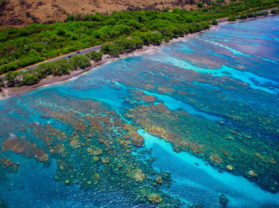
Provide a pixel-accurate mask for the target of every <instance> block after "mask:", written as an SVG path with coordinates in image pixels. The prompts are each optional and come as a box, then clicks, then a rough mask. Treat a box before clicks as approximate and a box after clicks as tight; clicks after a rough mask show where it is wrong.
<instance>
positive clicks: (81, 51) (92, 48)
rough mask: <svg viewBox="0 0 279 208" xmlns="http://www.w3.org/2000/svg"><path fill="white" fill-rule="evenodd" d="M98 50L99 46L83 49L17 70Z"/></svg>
mask: <svg viewBox="0 0 279 208" xmlns="http://www.w3.org/2000/svg"><path fill="white" fill-rule="evenodd" d="M100 49H101V46H94V47H91V48H85V49H82V50H79V51H75V52H72V53H68V54H64V55H62V56H58V57H55V58H51V59H47V60H45V61H43V62H39V63H37V64H34V65H31V66H28V67H25V68H23V69H19V70H24V69H27V68H29V69H34V68H36V67H37V66H38V65H39V64H41V63H45V62H52V61H57V60H60V59H63V58H71V57H72V56H74V55H82V54H86V53H89V52H91V51H100Z"/></svg>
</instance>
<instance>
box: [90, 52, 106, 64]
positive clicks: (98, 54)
mask: <svg viewBox="0 0 279 208" xmlns="http://www.w3.org/2000/svg"><path fill="white" fill-rule="evenodd" d="M88 56H89V58H90V59H91V60H93V61H95V62H98V61H101V60H102V57H103V54H102V52H97V51H91V52H90V53H89V54H88Z"/></svg>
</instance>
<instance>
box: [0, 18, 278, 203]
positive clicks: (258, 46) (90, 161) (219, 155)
mask: <svg viewBox="0 0 279 208" xmlns="http://www.w3.org/2000/svg"><path fill="white" fill-rule="evenodd" d="M278 23H279V18H278V17H268V18H263V19H257V20H253V21H247V22H238V23H233V24H227V25H222V26H220V27H218V28H217V29H213V30H210V31H208V32H205V33H202V34H201V35H200V36H198V37H196V38H193V39H191V40H188V41H181V42H177V43H173V44H171V45H169V46H165V47H163V48H162V49H160V50H159V51H158V52H156V53H154V54H148V55H144V56H138V57H130V58H125V59H121V60H119V61H116V62H113V63H110V64H106V65H104V66H101V67H99V68H98V70H95V71H92V72H89V73H87V74H84V75H82V76H80V77H78V78H77V79H74V80H72V81H69V82H66V83H63V84H59V85H54V86H48V87H44V88H41V89H38V90H35V91H32V92H30V93H26V94H23V95H20V96H17V97H13V98H8V99H5V100H2V101H0V146H1V150H2V151H1V152H0V180H1V183H0V200H2V201H3V202H4V203H6V204H8V205H9V207H17V208H18V207H54V208H56V207H188V206H190V205H202V206H203V207H206V208H207V207H208V208H211V207H212V208H214V207H221V205H220V202H219V196H220V195H221V194H224V195H225V197H226V198H227V199H228V200H229V202H228V205H227V207H231V208H233V207H245V208H246V207H247V208H248V207H259V208H260V207H279V193H278V191H279V172H278V170H279V154H278V152H279V141H278V138H279V129H278V126H279V108H278V106H279V72H278V69H279V65H278V63H279V44H278V37H279V24H278ZM160 177H161V178H160ZM154 196H155V198H156V197H157V198H156V199H157V201H156V200H155V201H154ZM223 207H225V205H224V206H223Z"/></svg>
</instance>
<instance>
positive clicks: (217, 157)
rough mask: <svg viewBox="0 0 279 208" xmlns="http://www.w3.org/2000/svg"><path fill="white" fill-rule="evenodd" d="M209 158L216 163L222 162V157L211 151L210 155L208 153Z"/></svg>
mask: <svg viewBox="0 0 279 208" xmlns="http://www.w3.org/2000/svg"><path fill="white" fill-rule="evenodd" d="M210 160H211V161H212V162H215V163H218V164H221V163H223V160H222V158H221V157H220V156H218V155H215V154H213V153H211V155H210Z"/></svg>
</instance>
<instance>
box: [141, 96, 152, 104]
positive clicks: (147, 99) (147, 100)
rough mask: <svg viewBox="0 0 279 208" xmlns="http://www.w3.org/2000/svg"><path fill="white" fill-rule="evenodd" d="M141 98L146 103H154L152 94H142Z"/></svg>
mask: <svg viewBox="0 0 279 208" xmlns="http://www.w3.org/2000/svg"><path fill="white" fill-rule="evenodd" d="M141 97H142V99H143V100H144V101H145V102H147V103H154V101H155V97H154V96H153V95H142V96H141Z"/></svg>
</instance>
